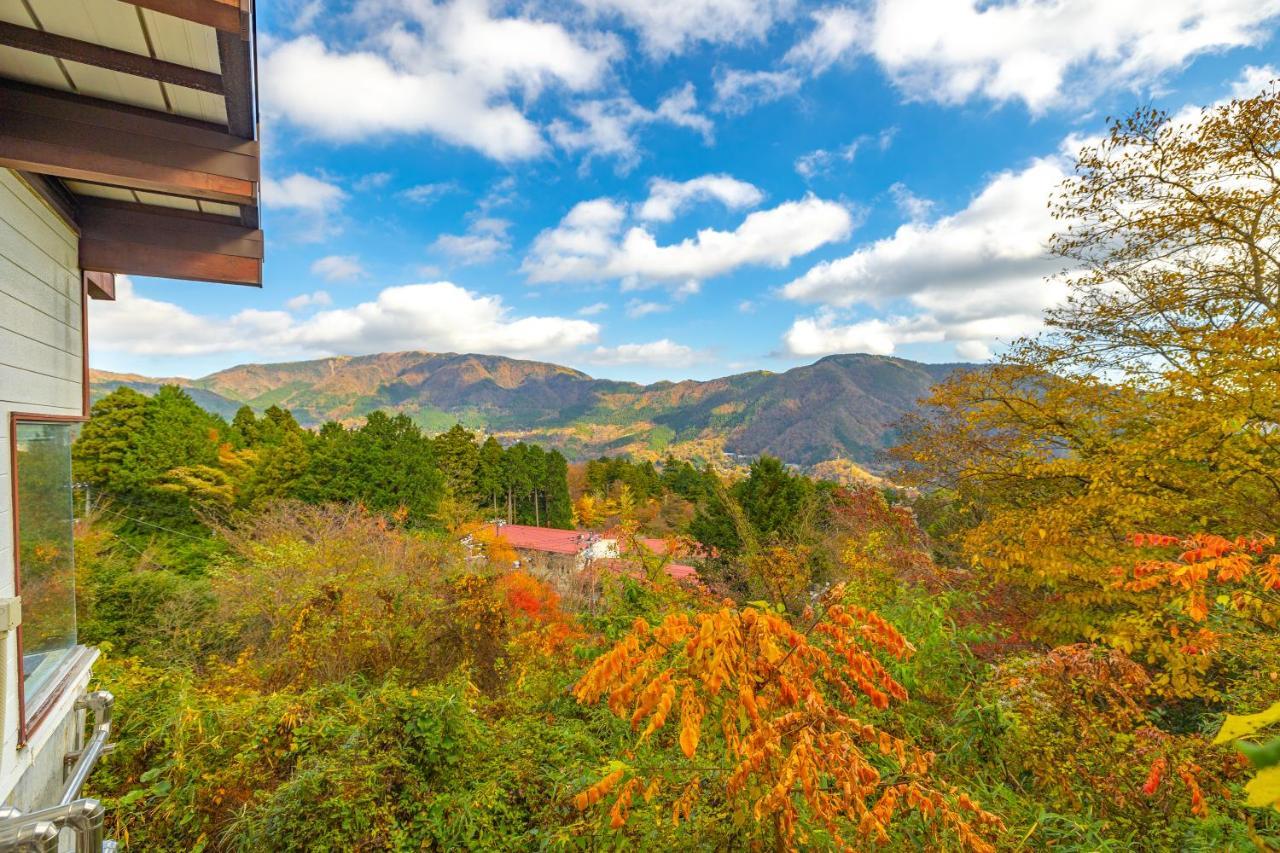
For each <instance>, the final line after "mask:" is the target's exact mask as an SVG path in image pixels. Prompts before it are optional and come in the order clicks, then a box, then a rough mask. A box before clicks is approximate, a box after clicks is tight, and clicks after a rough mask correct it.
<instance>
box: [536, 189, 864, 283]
mask: <svg viewBox="0 0 1280 853" xmlns="http://www.w3.org/2000/svg"><path fill="white" fill-rule="evenodd" d="M626 216H627V213H626V207H625V206H623V205H621V204H619V203H617V202H614V201H612V200H610V199H595V200H593V201H587V202H581V203H579V204H578V205H576V206H575V207H574V208H573V209H572V210H570V211H569V213H568V214H567V215H566V216H565V217H564V219H563V220H561V222H560V224H559V225H557V226H556V227H555V228H549V229H547V230H545V231H543V232H542V233H541V234H539V235H538V237H537V238H536V239H535V240H534V243H533V247H532V249H531V251H530V253H529V255H528V256H527V257H526V258H525V260H524V264H523V266H522V269H523V270H524V272H525V273H526V274H527V275H528V276H529V279H530V280H531V281H535V282H548V281H604V280H609V279H621V280H622V282H623V288H624V289H630V288H636V287H643V286H646V285H649V284H654V283H665V284H667V285H669V286H679V287H681V288H682V289H683V290H685V291H686V292H696V287H697V284H698V282H701V281H702V280H704V279H708V278H714V277H715V276H719V275H724V274H725V273H728V272H731V271H732V270H735V269H737V268H739V267H742V266H748V265H765V266H773V267H783V266H785V265H786V264H787V263H789V262H790V261H791V259H792V258H796V257H799V256H801V255H805V254H808V253H809V252H812V251H813V250H814V249H816V248H818V247H819V246H823V245H826V244H827V243H832V242H836V241H839V240H843V239H845V237H847V236H848V235H849V232H850V231H851V230H852V229H853V225H854V221H853V216H852V215H851V214H850V212H849V210H848V209H847V208H845V207H844V206H843V205H840V204H837V203H835V202H831V201H825V200H823V199H820V198H817V197H816V196H812V195H810V196H806V197H805V198H803V199H800V200H799V201H789V202H785V203H783V204H780V205H778V206H777V207H773V208H769V209H767V210H759V211H756V212H754V213H751V214H749V215H748V216H747V217H746V218H745V219H744V220H743V221H742V223H741V224H740V225H738V227H737V228H735V229H733V230H732V231H720V230H717V229H714V228H704V229H701V230H699V231H698V232H697V233H696V234H695V235H694V236H692V237H686V238H685V239H684V240H681V241H680V242H679V243H673V244H669V245H658V242H657V240H656V238H655V237H654V236H653V234H652V233H651V232H650V231H649V230H647V229H646V228H644V227H643V226H638V225H636V226H632V227H630V228H628V229H626V231H625V232H624V231H623V225H624V224H625V221H626Z"/></svg>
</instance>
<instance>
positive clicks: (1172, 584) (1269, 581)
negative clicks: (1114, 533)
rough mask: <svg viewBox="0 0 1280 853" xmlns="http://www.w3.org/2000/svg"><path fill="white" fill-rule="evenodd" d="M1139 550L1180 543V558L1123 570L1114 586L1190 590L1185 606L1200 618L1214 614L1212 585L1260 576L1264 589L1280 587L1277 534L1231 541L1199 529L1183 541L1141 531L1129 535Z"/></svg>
mask: <svg viewBox="0 0 1280 853" xmlns="http://www.w3.org/2000/svg"><path fill="white" fill-rule="evenodd" d="M1130 541H1131V542H1132V543H1133V545H1134V547H1136V548H1169V547H1178V548H1180V549H1181V553H1179V554H1178V555H1177V557H1176V558H1175V559H1150V560H1143V561H1141V562H1139V563H1137V564H1136V565H1135V566H1134V567H1133V569H1132V573H1131V574H1130V572H1129V571H1126V570H1125V569H1122V568H1117V569H1114V570H1113V574H1115V575H1117V576H1118V578H1119V579H1118V580H1117V581H1116V583H1115V586H1116V587H1118V588H1120V589H1124V590H1127V591H1129V592H1150V591H1152V590H1158V589H1161V588H1168V589H1172V590H1175V591H1178V592H1182V593H1185V597H1184V598H1183V600H1182V607H1183V609H1184V611H1185V612H1186V614H1187V615H1188V616H1190V617H1191V619H1192V620H1193V621H1195V622H1203V621H1204V620H1205V619H1207V618H1208V617H1209V612H1210V604H1209V598H1208V595H1207V588H1208V587H1210V586H1213V585H1223V586H1245V585H1246V584H1247V583H1248V582H1249V580H1250V578H1251V577H1252V578H1256V580H1257V582H1258V583H1257V585H1258V586H1259V587H1261V589H1262V591H1263V592H1264V593H1270V592H1277V591H1280V554H1276V553H1272V554H1270V555H1268V556H1266V558H1265V559H1260V558H1262V557H1263V556H1264V555H1266V552H1267V551H1268V550H1269V549H1271V548H1274V547H1275V544H1276V540H1275V537H1274V536H1259V537H1246V536H1239V537H1236V538H1235V539H1228V538H1226V537H1225V536H1219V535H1217V534H1213V533H1197V534H1195V535H1194V536H1190V537H1187V538H1184V539H1180V538H1178V537H1176V536H1168V535H1164V534H1157V533H1136V534H1134V535H1133V536H1131V537H1130Z"/></svg>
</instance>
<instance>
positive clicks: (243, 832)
mask: <svg viewBox="0 0 1280 853" xmlns="http://www.w3.org/2000/svg"><path fill="white" fill-rule="evenodd" d="M1278 202H1280V96H1278V95H1277V92H1276V89H1275V88H1274V87H1271V88H1268V89H1267V90H1266V91H1264V92H1262V93H1261V94H1259V95H1257V96H1254V97H1250V98H1241V99H1237V100H1234V101H1232V102H1230V103H1227V104H1224V105H1220V106H1216V107H1213V108H1210V109H1207V110H1205V111H1204V112H1203V113H1202V114H1201V115H1199V116H1198V117H1193V118H1186V117H1182V118H1179V119H1178V120H1177V121H1176V122H1174V121H1171V120H1170V119H1169V118H1168V117H1166V116H1164V115H1162V114H1160V113H1157V112H1153V111H1149V110H1139V111H1138V112H1137V113H1135V114H1134V115H1133V116H1131V117H1128V118H1125V119H1122V120H1119V121H1116V122H1114V123H1113V124H1112V128H1111V132H1110V134H1109V135H1108V136H1107V137H1106V138H1104V139H1102V140H1100V141H1097V142H1096V143H1092V144H1090V145H1089V146H1088V147H1086V148H1085V149H1084V150H1083V151H1081V153H1080V155H1079V162H1078V166H1077V170H1076V173H1075V175H1074V176H1073V177H1072V178H1070V179H1069V180H1068V181H1067V182H1066V184H1065V185H1064V186H1063V187H1062V189H1061V192H1060V194H1059V195H1058V196H1057V197H1056V198H1054V199H1053V200H1052V205H1053V210H1054V212H1055V214H1056V216H1057V219H1058V221H1059V223H1060V224H1061V227H1060V229H1059V231H1058V233H1057V234H1056V235H1055V236H1054V237H1053V239H1052V242H1051V246H1052V247H1053V249H1054V250H1055V251H1056V252H1057V253H1058V254H1059V255H1060V256H1061V258H1062V259H1063V261H1064V264H1065V265H1066V269H1067V272H1065V273H1064V274H1063V275H1064V277H1065V280H1066V284H1067V286H1068V289H1069V291H1070V293H1071V299H1070V301H1069V302H1067V303H1066V304H1065V305H1064V306H1063V307H1062V308H1060V309H1057V310H1055V311H1054V312H1052V313H1051V315H1050V317H1049V320H1050V329H1049V332H1048V333H1046V334H1044V335H1041V336H1039V337H1036V338H1034V339H1030V340H1024V341H1021V342H1019V343H1017V344H1016V345H1015V346H1013V347H1012V348H1011V349H1010V351H1009V352H1008V354H1007V355H1006V356H1005V357H1004V358H1003V359H1002V360H1001V361H1000V362H999V363H998V364H995V365H994V366H992V367H990V368H989V369H983V370H973V371H968V372H964V373H958V374H954V375H953V376H951V377H950V378H949V379H947V380H946V381H944V382H942V383H941V384H939V385H938V386H937V387H936V388H935V389H934V391H933V392H932V395H931V396H930V398H929V399H928V400H927V401H926V403H925V406H924V409H923V410H922V411H921V413H920V414H919V415H918V416H917V417H915V418H914V419H913V420H911V421H910V422H909V423H907V424H906V425H905V426H904V429H903V433H902V434H903V441H902V443H901V444H900V446H899V447H898V448H897V449H896V454H897V458H898V460H899V461H900V463H901V468H900V470H899V471H898V472H897V473H896V474H895V475H894V476H893V480H894V482H895V483H897V484H898V485H897V486H893V487H891V486H887V485H885V486H873V485H863V486H859V487H852V488H851V487H845V486H840V485H837V484H835V483H831V482H822V481H817V480H814V479H811V478H809V477H805V476H802V475H800V474H798V473H796V472H795V471H794V470H792V469H789V468H788V467H787V466H785V465H783V464H782V463H780V462H779V461H778V460H777V459H773V458H770V457H767V456H765V457H760V458H758V459H755V460H754V461H753V462H752V463H751V464H750V466H749V467H747V468H745V469H744V470H742V471H737V472H722V471H716V470H714V469H712V468H708V467H698V466H694V465H691V464H689V463H688V462H682V461H679V460H676V459H674V458H668V459H666V460H664V461H663V462H662V463H661V464H654V463H652V462H648V461H643V460H631V459H626V458H602V459H598V460H594V461H591V462H588V463H585V464H576V465H569V464H567V463H566V461H565V459H564V458H563V457H562V456H561V455H560V454H559V453H558V452H556V451H555V450H546V449H544V448H542V447H539V446H537V445H532V444H528V445H526V444H513V445H510V446H503V445H502V444H500V443H499V442H497V441H496V440H494V439H493V438H492V437H487V438H485V439H484V440H481V439H480V437H479V436H476V435H474V434H472V433H471V432H469V431H468V430H466V429H464V428H463V427H461V426H455V427H453V428H452V429H449V430H448V431H446V432H443V433H441V434H439V435H437V436H434V437H432V436H427V435H424V434H423V433H422V432H421V431H420V430H419V429H418V428H417V427H416V426H414V424H413V423H412V422H411V421H410V420H409V419H408V418H405V417H403V416H394V417H393V416H388V415H386V414H383V413H377V412H375V413H373V414H371V415H370V416H369V418H368V420H367V422H366V423H364V424H363V425H361V426H359V427H355V428H350V427H344V426H341V425H339V424H336V423H330V424H326V425H324V426H323V427H321V428H320V429H319V430H317V431H315V432H312V431H309V430H304V429H302V428H300V427H299V425H298V424H297V422H296V421H295V419H294V418H293V417H292V416H291V415H290V413H289V412H287V411H285V410H283V409H280V408H275V407H273V408H270V409H268V410H266V411H265V412H264V413H263V414H262V415H255V414H254V413H253V412H252V411H250V410H248V409H243V410H241V411H240V412H239V413H237V414H236V416H235V417H234V419H233V420H232V421H231V422H230V423H226V422H225V421H223V420H222V419H220V418H218V417H216V416H213V415H210V414H208V413H206V412H204V411H203V410H201V409H200V408H199V407H198V406H196V405H195V404H194V403H193V402H192V401H191V399H190V398H189V397H187V396H186V395H185V394H184V393H183V392H182V391H180V390H179V389H176V388H163V389H161V390H160V391H159V392H158V393H157V394H156V395H155V396H154V397H151V398H147V397H144V396H142V395H140V394H138V393H135V392H133V391H130V390H128V389H120V390H117V391H116V392H114V393H112V394H110V395H108V396H107V397H105V398H103V399H102V400H100V401H99V402H98V403H97V404H96V405H95V407H94V416H93V419H92V420H91V421H90V422H89V423H88V424H87V425H86V427H85V429H84V431H83V433H82V435H81V437H80V439H79V442H78V444H77V447H76V452H75V465H76V472H77V478H78V479H79V480H80V481H81V482H82V483H83V484H85V485H86V486H87V487H88V489H89V492H90V497H89V498H88V499H87V500H86V501H84V503H85V506H86V509H85V520H84V522H83V523H82V524H81V525H80V531H79V540H78V543H77V547H78V550H77V554H78V572H79V577H78V590H77V592H78V595H79V601H80V614H81V627H82V633H83V635H84V637H85V638H86V640H87V641H90V642H96V643H100V644H101V645H102V648H103V649H104V663H103V664H102V665H101V666H100V667H99V671H98V677H99V678H100V680H101V681H102V682H103V684H104V685H106V686H108V687H110V688H111V689H112V690H114V691H116V693H117V694H118V695H119V697H120V715H119V717H120V720H121V722H120V726H121V728H120V745H119V748H118V749H117V751H116V753H115V754H114V755H113V756H112V757H110V758H109V759H107V761H106V762H105V763H104V765H103V767H102V769H101V770H100V771H99V773H98V775H97V776H95V778H94V781H93V784H94V785H95V786H96V787H97V791H96V793H97V794H98V795H101V796H103V797H104V798H105V799H106V802H107V803H108V804H109V805H110V808H111V820H112V822H113V828H114V829H113V831H114V832H115V833H116V835H117V836H118V837H121V838H122V839H125V840H126V841H127V842H128V844H129V845H130V846H134V847H137V848H138V849H146V850H191V849H218V850H259V849H290V850H311V849H338V848H351V849H369V850H373V849H379V850H381V849H387V850H411V849H478V850H490V849H503V850H508V849H516V850H526V849H527V850H534V849H538V850H541V849H548V848H550V849H664V850H690V849H708V850H713V849H770V848H772V849H816V850H828V849H831V850H836V849H866V848H870V847H876V846H883V847H887V848H889V849H965V850H978V851H987V850H1018V849H1048V848H1053V849H1064V850H1122V849H1123V850H1129V849H1144V850H1165V849H1191V850H1210V849H1212V850H1218V849H1239V850H1244V849H1259V850H1269V849H1276V848H1277V847H1278V846H1280V811H1277V807H1280V735H1277V733H1276V727H1277V725H1280V672H1278V669H1280V666H1278V665H1277V662H1278V661H1280V631H1278V630H1277V628H1278V626H1280V549H1278V548H1277V545H1276V539H1275V536H1276V533H1277V527H1278V526H1280V518H1277V509H1276V507H1277V505H1280V500H1278V499H1280V445H1278V444H1277V442H1278V441H1280V396H1278V395H1280V351H1278V350H1277V347H1280V221H1278V220H1277V214H1276V211H1277V209H1278V208H1277V203H1278ZM493 519H501V520H505V521H508V522H522V523H526V524H537V525H542V526H549V527H562V528H573V527H577V528H582V529H585V530H591V531H596V532H602V531H609V532H611V534H612V535H615V536H617V537H619V538H620V539H622V540H624V541H628V540H630V541H635V542H640V541H644V540H646V539H647V540H648V541H650V542H652V541H653V540H654V539H661V540H662V541H663V547H662V548H656V549H655V548H635V549H631V550H627V551H624V552H623V553H622V554H621V556H620V557H619V558H618V559H616V560H610V561H608V563H609V565H607V566H606V567H604V568H603V569H598V568H591V569H589V570H588V569H583V570H582V571H580V572H579V573H578V575H577V576H575V578H574V587H573V589H572V592H573V595H572V596H570V595H568V594H567V592H568V591H567V590H566V588H564V587H563V586H557V581H556V579H555V578H552V577H544V576H536V575H534V574H532V573H530V572H528V571H521V570H519V569H518V568H517V566H516V565H515V562H516V559H517V558H516V555H515V553H514V552H513V551H512V549H511V548H510V547H507V546H505V545H504V543H503V541H502V538H501V532H500V528H498V529H497V530H495V525H492V524H484V523H482V522H487V521H491V520H493ZM673 556H678V557H679V558H680V559H681V560H684V561H688V562H691V563H692V564H693V565H695V566H696V568H697V573H698V574H697V578H696V579H694V580H692V581H689V582H681V581H676V580H673V579H672V577H670V576H669V575H668V574H667V573H665V572H664V571H662V566H663V565H664V562H665V561H668V560H670V559H672V558H673ZM584 588H589V589H588V593H589V594H584V593H583V589H584Z"/></svg>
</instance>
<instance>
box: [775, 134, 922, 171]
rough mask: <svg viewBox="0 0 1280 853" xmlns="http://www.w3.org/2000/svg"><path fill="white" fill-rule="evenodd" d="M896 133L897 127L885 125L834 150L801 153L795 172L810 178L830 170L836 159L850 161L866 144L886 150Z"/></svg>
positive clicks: (822, 149) (820, 149)
mask: <svg viewBox="0 0 1280 853" xmlns="http://www.w3.org/2000/svg"><path fill="white" fill-rule="evenodd" d="M897 135H898V129H897V128H896V127H886V128H885V129H884V130H882V131H880V132H879V133H876V134H870V133H863V134H860V135H859V136H857V137H856V138H855V139H854V140H853V141H852V142H850V143H849V144H848V145H841V146H840V147H839V148H837V149H835V150H834V151H830V150H828V149H826V148H819V149H817V150H815V151H810V152H809V153H807V154H801V155H800V156H799V157H797V158H796V163H795V169H796V174H798V175H799V176H800V177H802V178H804V179H805V180H806V181H807V180H810V179H812V178H814V177H815V176H817V175H820V174H822V173H823V172H826V171H828V170H830V169H831V167H832V166H833V165H835V162H836V161H837V160H843V161H844V162H846V163H852V162H853V159H854V158H855V157H857V156H858V152H859V151H862V150H863V149H864V148H866V147H867V146H868V145H874V146H875V147H876V148H877V149H878V150H880V151H888V150H889V146H890V145H892V144H893V139H894V137H895V136H897Z"/></svg>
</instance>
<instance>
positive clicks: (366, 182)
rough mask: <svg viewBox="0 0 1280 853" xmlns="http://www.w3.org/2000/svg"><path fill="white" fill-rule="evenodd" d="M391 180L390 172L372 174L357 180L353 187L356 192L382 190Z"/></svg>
mask: <svg viewBox="0 0 1280 853" xmlns="http://www.w3.org/2000/svg"><path fill="white" fill-rule="evenodd" d="M390 180H391V173H390V172H370V173H369V174H367V175H361V176H360V177H359V178H356V180H355V183H353V184H352V186H353V187H354V188H355V190H356V192H367V191H369V190H380V189H382V188H383V187H385V186H386V185H387V183H388V182H390Z"/></svg>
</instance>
